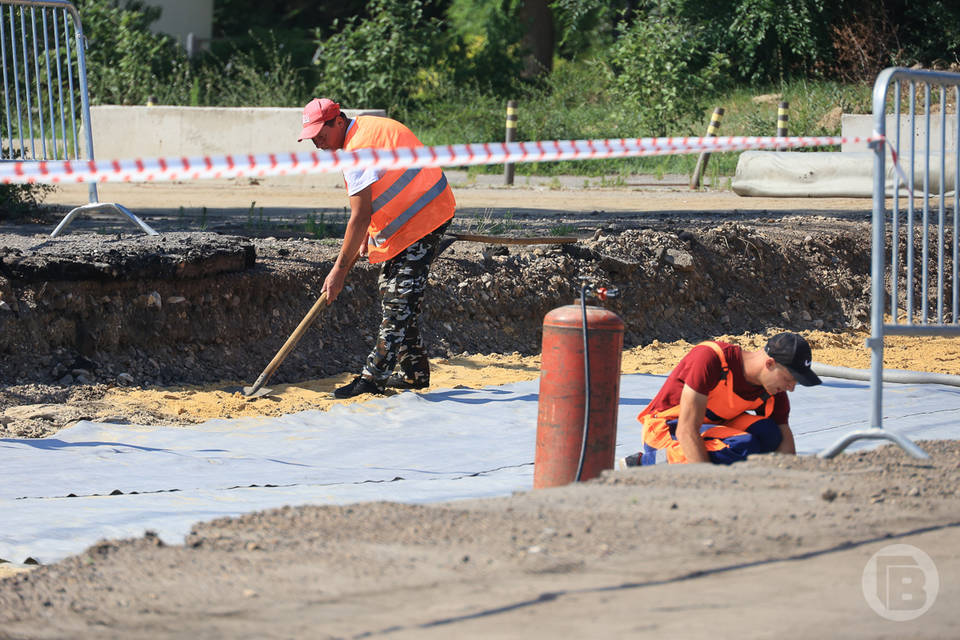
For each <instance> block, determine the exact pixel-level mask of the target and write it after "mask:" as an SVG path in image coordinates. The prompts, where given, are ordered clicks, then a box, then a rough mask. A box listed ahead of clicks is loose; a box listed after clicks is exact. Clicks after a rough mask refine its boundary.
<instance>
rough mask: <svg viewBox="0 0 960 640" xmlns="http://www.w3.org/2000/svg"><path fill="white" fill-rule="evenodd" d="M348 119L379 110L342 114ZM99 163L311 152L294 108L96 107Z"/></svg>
mask: <svg viewBox="0 0 960 640" xmlns="http://www.w3.org/2000/svg"><path fill="white" fill-rule="evenodd" d="M344 113H345V114H346V115H347V117H349V118H353V117H355V116H358V115H378V116H385V115H386V112H385V111H384V110H383V109H344ZM90 119H91V126H92V130H93V150H94V154H95V157H96V158H98V159H100V160H113V159H124V158H154V157H166V156H187V157H191V156H206V155H226V154H243V155H245V154H249V153H278V152H291V151H312V150H313V145H312V144H311V143H310V142H309V141H304V142H297V134H298V133H299V132H300V127H301V109H300V107H259V108H252V107H251V108H248V107H179V106H154V107H146V106H118V105H100V106H94V107H91V108H90Z"/></svg>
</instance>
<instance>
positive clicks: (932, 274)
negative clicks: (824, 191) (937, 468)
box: [820, 68, 960, 458]
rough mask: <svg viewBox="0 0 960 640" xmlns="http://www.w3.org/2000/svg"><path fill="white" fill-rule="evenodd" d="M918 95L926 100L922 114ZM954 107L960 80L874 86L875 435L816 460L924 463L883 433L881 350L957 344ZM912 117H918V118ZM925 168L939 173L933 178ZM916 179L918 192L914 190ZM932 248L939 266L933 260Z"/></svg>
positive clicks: (919, 453) (905, 443) (958, 148)
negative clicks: (887, 452)
mask: <svg viewBox="0 0 960 640" xmlns="http://www.w3.org/2000/svg"><path fill="white" fill-rule="evenodd" d="M891 89H892V91H891ZM918 89H920V90H921V91H922V99H921V100H920V104H919V105H918ZM904 100H905V101H906V102H907V104H908V106H907V115H904V114H903V113H902V108H903V102H904ZM958 104H960V73H947V72H938V71H926V70H911V69H903V68H890V69H885V70H884V71H882V72H881V73H880V75H878V76H877V79H876V82H875V83H874V86H873V118H874V135H877V134H879V136H883V137H884V140H883V141H880V142H873V143H871V145H872V147H873V151H874V160H873V163H874V164H873V166H874V170H873V221H872V249H871V261H872V266H871V270H872V273H871V278H872V285H871V286H872V289H871V296H872V308H871V319H870V324H871V332H870V339H869V340H868V341H867V346H868V347H869V348H870V350H871V354H870V357H871V360H870V391H871V402H872V407H871V416H870V425H871V426H870V428H868V429H863V430H859V431H854V432H852V433H850V434H848V435H847V436H846V437H844V438H842V439H841V440H840V441H838V442H837V443H836V444H834V445H833V446H832V447H830V448H828V449H825V450H824V451H823V452H822V453H821V454H820V456H821V457H825V458H830V457H833V456H835V455H837V454H838V453H840V452H841V451H842V450H843V449H844V448H846V447H847V445H849V444H850V443H851V442H853V441H855V440H859V439H873V440H876V439H883V440H890V441H892V442H894V443H896V444H898V445H899V446H901V447H902V448H903V449H905V450H906V451H907V452H909V453H910V454H911V455H913V456H914V457H916V458H928V457H929V456H928V455H927V454H926V452H924V451H923V450H922V449H921V448H920V447H918V446H917V445H915V444H914V443H913V442H911V441H910V440H909V439H907V438H905V437H903V436H901V435H900V434H897V433H891V432H889V431H886V430H884V429H883V424H882V421H883V343H884V336H886V335H906V336H940V335H943V336H955V335H960V314H958V311H960V309H958V307H960V304H958V302H960V298H958V285H960V279H958V277H957V267H958V260H957V258H958V244H957V236H958V211H960V193H958V189H957V187H958V185H960V123H958V113H957V109H958ZM918 108H919V109H922V112H921V113H918ZM948 111H952V113H951V114H948ZM948 115H949V117H948ZM891 125H892V126H893V128H895V129H896V130H895V132H893V133H892V134H891V133H889V132H888V129H889V128H891ZM951 127H952V130H951V131H950V133H949V135H948V130H950V129H951ZM905 136H906V137H908V138H909V140H907V141H906V145H907V146H906V153H904V148H903V146H902V145H903V143H904V140H903V138H904V137H905ZM918 140H922V141H923V147H922V148H921V149H918V148H917V147H918V145H917V142H918ZM932 143H933V144H932ZM951 146H952V149H951V148H950V147H951ZM918 156H919V157H918ZM888 157H889V159H890V160H891V161H894V162H897V163H898V165H899V169H898V170H897V171H896V172H895V173H894V177H893V178H892V180H893V182H894V184H893V185H891V187H892V188H891V189H888V185H886V180H885V176H886V172H885V163H886V161H887V159H888ZM918 162H919V163H920V164H921V166H920V167H918V166H917V163H918ZM931 162H934V163H936V164H935V165H934V166H933V169H931ZM918 174H919V176H920V178H921V180H920V181H919V182H921V183H922V184H917V182H918V180H917V179H916V177H915V176H917V175H918ZM948 187H950V188H948ZM904 191H905V194H903V192H904ZM951 192H952V193H951ZM904 195H905V197H902V196H904ZM918 197H919V199H920V201H921V202H920V205H919V207H918V205H917V198H918ZM888 198H889V199H890V200H891V207H890V208H888V207H887V200H888ZM951 200H952V203H953V209H952V211H951V212H950V214H949V215H948V212H947V203H948V202H949V201H951ZM902 205H905V206H903V207H902ZM934 207H935V208H936V216H935V219H934V213H933V210H932V209H933V208H934ZM888 222H889V235H888V233H887V231H888ZM931 236H933V238H931ZM888 237H889V251H888V249H887V245H886V242H887V238H888ZM931 241H932V242H933V244H934V248H935V251H936V255H935V257H934V256H932V255H931ZM918 249H919V251H918ZM888 254H889V263H888V262H887V256H888ZM904 254H906V255H904ZM918 254H919V255H918ZM888 265H889V270H888V269H887V267H888ZM888 283H889V288H888V287H887V284H888ZM888 290H889V298H888V296H887V291H888ZM888 300H889V306H888V305H887V301H888Z"/></svg>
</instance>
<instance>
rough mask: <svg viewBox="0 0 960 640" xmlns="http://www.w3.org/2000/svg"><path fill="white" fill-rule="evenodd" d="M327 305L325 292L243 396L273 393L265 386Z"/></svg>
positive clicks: (245, 388)
mask: <svg viewBox="0 0 960 640" xmlns="http://www.w3.org/2000/svg"><path fill="white" fill-rule="evenodd" d="M359 257H360V254H359V253H358V254H357V255H356V256H355V257H354V258H353V260H352V261H351V262H350V266H349V267H347V271H349V270H350V269H352V268H353V265H354V263H355V262H356V261H357V258H359ZM328 306H330V305H328V304H327V292H326V291H324V292H323V293H321V294H320V297H319V298H317V301H316V302H314V303H313V306H312V307H310V311H307V315H305V316H303V320H301V321H300V324H298V325H297V328H296V329H294V330H293V333H291V334H290V337H289V338H287V341H286V342H284V343H283V346H282V347H280V351H277V355H275V356H273V360H271V361H270V364H268V365H267V367H266V368H265V369H264V370H263V373H261V374H260V377H259V378H257V381H256V382H254V383H253V384H252V385H251V386H249V387H244V388H243V395H244V396H245V397H246V398H248V399H250V400H252V399H254V398H260V397H262V396H265V395H267V394H269V393H271V392H272V391H273V389H268V388H265V387H264V386H263V385H265V384H267V380H269V379H270V376H272V375H273V372H274V371H276V370H277V367H279V366H280V363H282V362H283V360H284V359H285V358H286V357H287V355H289V353H290V352H291V351H293V348H294V347H295V346H297V343H298V342H300V338H302V337H303V334H304V333H306V332H307V329H309V328H310V325H311V324H313V321H314V320H316V319H317V316H318V315H320V312H321V311H323V310H324V309H326V308H327V307H328Z"/></svg>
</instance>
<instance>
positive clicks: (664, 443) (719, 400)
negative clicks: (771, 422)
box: [637, 342, 774, 464]
mask: <svg viewBox="0 0 960 640" xmlns="http://www.w3.org/2000/svg"><path fill="white" fill-rule="evenodd" d="M697 346H698V347H699V346H708V347H711V348H712V349H713V350H714V351H715V352H716V354H717V355H718V356H720V366H721V367H722V369H723V373H722V374H721V378H720V382H719V384H717V386H715V387H714V388H713V389H711V390H710V393H708V394H707V415H706V416H705V424H715V425H717V426H715V427H711V428H710V429H707V430H706V431H704V432H702V433H701V434H700V435H701V437H702V438H703V439H704V446H705V447H706V449H707V451H719V450H720V449H724V448H726V447H727V444H726V443H725V442H723V441H722V438H729V437H731V436H738V435H742V434H744V433H746V431H747V427H749V426H750V425H751V424H753V423H754V422H756V421H757V420H763V419H764V418H769V417H770V415H771V414H772V413H773V406H774V398H773V397H772V396H771V397H768V398H767V399H766V400H763V399H761V398H756V399H754V400H747V399H745V398H742V397H740V396H738V395H737V394H736V393H735V392H734V390H733V374H731V373H730V367H729V366H728V365H727V359H726V357H725V356H724V355H723V349H721V348H720V345H718V344H717V343H716V342H701V343H700V344H698V345H697ZM764 402H766V406H765V407H764V410H763V415H760V416H754V415H744V414H745V413H746V412H747V411H750V410H751V409H757V408H759V407H760V406H761V405H763V404H764ZM652 404H653V402H652V401H651V403H650V404H648V405H647V407H646V408H645V409H644V410H643V411H641V412H640V415H638V416H637V420H639V421H640V422H641V423H642V424H643V441H644V442H645V443H646V444H648V445H650V446H651V447H653V448H654V449H665V450H666V452H667V462H669V463H671V464H677V463H683V462H687V457H686V456H685V455H684V453H683V449H682V448H681V447H680V442H679V441H677V440H675V439H674V438H673V436H672V434H671V433H670V426H669V425H668V424H667V423H668V422H669V421H671V420H677V419H678V418H679V417H680V405H677V406H675V407H669V408H667V409H663V410H661V411H653V410H652V408H651V405H652Z"/></svg>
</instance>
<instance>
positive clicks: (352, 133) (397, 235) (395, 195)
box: [343, 116, 457, 263]
mask: <svg viewBox="0 0 960 640" xmlns="http://www.w3.org/2000/svg"><path fill="white" fill-rule="evenodd" d="M422 146H423V143H421V142H420V141H419V140H418V139H417V137H416V136H415V135H414V134H413V132H412V131H410V129H408V128H407V127H405V126H404V125H402V124H401V123H399V122H397V121H396V120H391V119H390V118H380V117H378V116H358V117H357V118H356V120H355V122H354V124H353V126H352V127H350V130H349V131H347V135H346V137H345V138H344V143H343V148H344V149H345V150H347V151H353V150H355V149H401V148H410V147H422ZM371 196H372V198H373V216H372V217H371V218H370V226H369V227H368V229H367V235H368V239H367V250H368V258H369V260H370V262H374V263H376V262H383V261H384V260H389V259H390V258H392V257H394V256H395V255H397V254H398V253H400V252H401V251H403V250H404V249H406V248H407V247H409V246H410V245H412V244H413V243H414V242H416V241H417V240H419V239H420V238H423V237H424V236H426V235H427V234H429V233H430V232H432V231H434V230H435V229H437V228H438V227H440V226H441V225H442V224H443V223H445V222H447V221H448V220H450V219H451V218H453V213H454V211H455V209H456V206H457V202H456V200H454V198H453V191H452V190H451V189H450V185H448V184H447V178H446V176H445V175H444V174H443V170H442V169H440V168H438V167H423V168H410V169H396V170H390V171H387V172H386V173H384V174H383V176H382V177H381V178H380V179H379V180H377V181H376V182H374V183H373V184H372V185H371Z"/></svg>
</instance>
